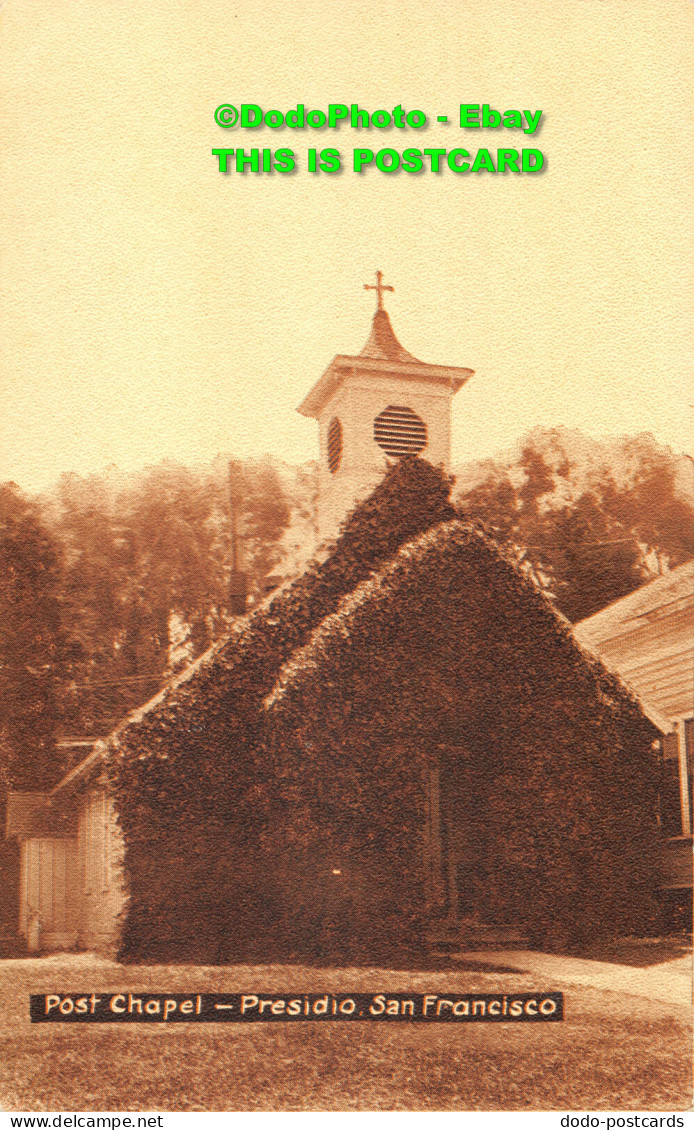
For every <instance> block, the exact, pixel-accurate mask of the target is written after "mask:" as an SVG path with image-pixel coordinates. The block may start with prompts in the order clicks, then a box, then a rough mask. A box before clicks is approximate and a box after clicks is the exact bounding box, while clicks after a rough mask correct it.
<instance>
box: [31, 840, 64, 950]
mask: <svg viewBox="0 0 694 1130" xmlns="http://www.w3.org/2000/svg"><path fill="white" fill-rule="evenodd" d="M77 920H78V891H77V854H76V845H75V842H74V840H69V839H60V840H59V839H49V838H38V837H33V838H31V839H26V840H24V841H23V842H22V851H21V878H20V899H19V932H20V934H21V935H22V937H24V938H26V939H27V941H28V942H30V944H31V945H34V944H38V947H39V948H40V949H42V950H46V949H69V948H71V947H72V946H74V944H75V942H76V940H77Z"/></svg>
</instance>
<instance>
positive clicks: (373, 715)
mask: <svg viewBox="0 0 694 1130" xmlns="http://www.w3.org/2000/svg"><path fill="white" fill-rule="evenodd" d="M268 706H269V714H270V725H269V727H268V730H267V732H266V737H265V740H266V748H267V751H268V755H269V757H270V758H271V761H270V763H271V764H272V765H273V770H274V775H275V778H276V780H277V781H278V794H279V797H280V798H281V801H280V803H284V804H286V806H287V809H288V810H289V811H290V812H291V813H292V819H291V820H290V819H287V820H285V821H284V822H282V823H281V824H280V825H279V827H278V828H273V829H272V832H271V842H272V847H273V849H274V850H275V851H276V853H277V857H278V863H280V861H281V860H282V858H286V856H287V853H289V852H294V853H296V855H297V856H298V858H299V860H301V867H300V869H297V871H300V873H301V874H302V875H303V880H304V887H305V891H306V893H305V895H304V897H305V899H306V900H307V901H308V902H309V905H312V907H313V919H314V921H315V920H316V919H320V917H321V914H322V915H324V916H326V917H327V919H328V920H329V921H331V922H334V921H336V919H338V920H339V922H340V929H336V932H337V934H338V935H339V934H343V935H346V936H348V937H349V935H350V932H353V931H354V929H355V923H356V924H358V927H360V928H361V931H362V935H363V934H364V933H368V927H369V924H374V926H375V929H376V931H378V930H379V929H380V927H381V924H382V923H383V922H384V921H386V922H388V921H395V920H397V921H399V922H400V923H401V924H403V923H404V924H405V928H406V929H409V930H410V931H411V930H413V929H415V928H416V922H413V921H412V919H413V915H415V916H416V912H417V909H418V908H419V909H420V910H421V908H423V907H427V905H428V909H429V911H430V912H432V911H433V912H434V913H435V914H436V913H437V911H438V914H439V916H440V917H443V915H444V913H445V910H446V905H445V903H446V900H445V898H443V899H442V900H441V905H440V906H439V907H437V906H436V905H435V899H434V896H433V894H432V891H431V889H430V888H427V884H426V876H425V875H424V874H423V871H422V860H423V858H424V852H423V830H424V812H423V806H424V795H425V793H424V788H423V780H424V777H425V774H427V773H428V772H429V771H430V770H431V768H432V767H437V768H438V769H439V771H440V772H439V776H440V788H441V804H442V813H443V819H444V821H446V822H447V827H446V826H445V827H444V835H448V836H449V837H450V836H452V837H454V838H455V839H456V841H457V846H458V851H459V853H460V856H461V859H460V861H459V864H458V875H457V881H458V885H460V886H461V887H462V888H463V894H466V895H467V907H465V906H463V907H462V908H461V909H462V910H463V912H465V910H466V909H467V911H468V913H471V914H477V915H481V917H482V919H483V920H484V921H487V922H492V923H494V922H497V923H498V922H512V923H514V924H517V925H524V926H525V927H526V928H527V929H528V930H529V931H530V933H531V935H532V936H534V937H535V938H536V939H538V940H542V942H543V943H544V944H552V943H557V944H562V943H565V942H566V941H567V940H573V941H577V940H581V939H582V938H588V937H596V936H602V937H605V936H609V935H610V934H615V933H617V932H618V931H619V930H622V931H626V932H629V931H637V930H639V929H643V928H644V927H645V926H646V925H647V924H648V922H649V916H650V915H651V914H652V913H653V910H654V904H653V901H652V892H653V890H654V885H655V874H656V872H655V858H654V851H655V848H656V844H657V829H656V826H655V803H656V796H655V779H656V777H655V761H654V756H653V754H652V752H651V749H650V745H651V741H652V739H653V736H654V731H653V730H652V728H651V727H650V725H649V724H648V723H647V722H646V721H645V719H644V718H643V716H642V715H641V713H640V711H639V709H638V707H637V706H636V704H635V703H633V702H631V701H630V700H629V698H628V697H627V696H626V694H625V693H624V691H623V689H621V688H620V687H619V686H618V685H617V683H616V682H615V681H614V680H613V679H612V678H611V677H610V676H609V675H607V673H606V672H605V671H604V669H603V668H602V667H601V666H600V665H599V664H597V663H595V662H592V661H589V660H588V659H587V658H586V657H585V656H584V655H582V654H581V653H580V652H579V650H578V648H577V647H576V645H575V643H574V641H573V639H572V636H571V633H570V631H569V630H568V628H567V626H566V625H565V624H564V623H563V622H562V621H561V620H560V619H558V618H557V616H556V614H555V613H554V612H553V611H552V609H551V607H550V606H549V604H548V603H547V601H546V600H545V599H544V597H543V596H542V595H541V594H540V593H538V591H537V590H536V588H535V587H534V586H533V585H532V584H531V583H530V582H529V581H528V580H527V579H526V578H525V577H523V576H522V575H521V574H520V573H519V571H518V569H517V567H516V564H515V562H513V561H512V560H508V559H505V558H504V556H503V555H501V554H500V553H499V551H498V548H497V547H496V546H495V545H494V544H493V543H492V542H491V541H490V540H489V539H488V538H487V537H486V536H485V535H484V534H482V533H481V532H480V531H479V530H477V529H475V528H473V527H471V526H469V525H468V524H466V523H463V522H460V521H457V522H452V523H448V524H446V525H442V526H439V527H436V528H435V529H433V530H431V531H429V532H428V533H426V534H425V535H423V536H422V537H421V538H420V539H419V540H418V541H417V542H416V543H414V544H410V545H408V546H406V547H404V549H403V550H402V551H401V552H400V553H399V554H398V555H397V557H396V558H395V559H394V560H393V561H392V562H391V563H390V564H389V565H388V566H387V567H386V568H385V569H384V570H382V572H381V573H379V574H378V576H377V577H375V578H374V579H373V580H371V581H367V582H366V583H365V584H363V585H362V586H361V588H360V589H359V590H357V592H356V593H354V594H352V595H351V596H350V597H348V598H347V599H346V600H345V601H343V602H342V604H341V606H340V608H339V609H338V611H337V613H336V614H335V615H333V616H331V617H329V618H328V619H327V620H326V621H325V622H324V623H323V624H322V625H321V626H320V628H319V629H318V630H317V631H316V632H315V633H314V635H313V638H312V640H311V642H310V644H309V645H308V646H307V647H306V648H305V649H303V650H302V651H301V652H300V653H298V654H297V655H295V656H294V657H293V658H292V661H291V662H290V664H288V665H287V667H285V669H284V671H283V672H282V673H281V675H280V678H279V680H278V683H277V686H276V688H275V690H274V692H273V695H272V696H271V698H270V700H269V703H268ZM278 847H279V850H277V849H278ZM335 865H336V867H335ZM333 868H335V870H336V871H338V872H339V875H336V876H335V877H334V878H331V876H333V874H334V870H333ZM309 876H311V878H310V879H309ZM338 888H341V890H340V891H338ZM340 894H341V898H340V897H339V895H340ZM432 901H433V902H434V905H432ZM287 920H288V921H291V907H287Z"/></svg>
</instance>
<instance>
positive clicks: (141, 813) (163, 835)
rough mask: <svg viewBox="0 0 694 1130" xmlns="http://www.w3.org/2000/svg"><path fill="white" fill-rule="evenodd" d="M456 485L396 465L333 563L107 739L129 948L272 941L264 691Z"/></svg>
mask: <svg viewBox="0 0 694 1130" xmlns="http://www.w3.org/2000/svg"><path fill="white" fill-rule="evenodd" d="M449 489H450V484H449V483H448V482H447V481H446V480H445V478H444V477H442V475H441V473H440V472H437V471H435V470H434V469H433V468H432V467H430V466H429V465H428V464H426V463H424V462H422V461H421V460H415V459H405V460H403V461H401V462H400V463H398V464H397V465H395V466H394V467H393V468H392V469H391V471H390V473H389V474H388V475H387V476H386V478H385V479H384V480H383V482H382V483H381V484H380V485H379V486H378V487H377V489H376V490H375V491H374V493H373V494H372V495H371V497H370V498H369V499H368V500H367V501H366V502H365V503H363V504H362V506H361V507H359V509H358V510H357V511H356V512H355V514H354V515H352V517H351V518H350V519H348V520H347V522H346V524H345V527H344V529H343V531H342V534H341V536H340V538H339V539H338V542H337V544H336V546H335V547H334V548H333V551H332V553H331V554H330V555H329V556H328V557H327V559H326V560H325V561H324V562H322V563H320V564H314V565H312V566H311V567H310V568H309V569H307V571H306V572H305V573H304V574H303V575H302V576H301V577H300V578H299V579H298V580H296V581H295V582H293V583H292V584H290V585H289V586H287V587H286V588H284V589H282V590H280V591H279V592H278V593H277V594H276V595H274V596H273V597H272V598H271V599H270V600H268V601H267V602H266V603H265V604H264V605H263V606H261V607H260V608H258V609H257V610H256V611H254V612H253V613H251V615H250V616H249V617H248V618H247V619H246V620H244V621H241V622H240V623H239V625H238V627H236V628H235V629H234V630H232V633H231V635H230V636H229V638H228V639H227V640H225V641H223V642H222V643H221V644H220V645H218V646H217V647H216V648H215V649H213V651H212V652H211V653H210V654H209V655H208V656H206V657H203V659H202V660H201V661H200V662H199V664H198V666H197V667H196V668H195V669H194V670H193V671H191V672H190V673H189V675H188V676H187V677H186V678H185V680H184V681H183V682H181V683H179V684H178V686H177V687H175V689H174V690H173V691H172V692H171V693H170V694H167V696H166V697H165V698H164V701H163V702H162V704H161V705H160V706H158V707H157V708H156V709H155V710H153V711H150V712H148V713H147V714H146V715H145V716H144V717H143V718H142V720H141V721H139V722H138V723H136V724H134V725H131V726H129V727H128V726H126V727H125V729H124V730H123V731H122V732H120V733H118V734H117V735H115V736H114V738H113V739H112V740H111V742H110V743H109V744H110V746H111V748H112V749H113V758H112V769H113V772H114V787H115V790H116V797H117V806H118V810H119V813H120V821H121V825H122V827H123V830H124V832H125V840H126V853H127V854H126V867H127V871H128V875H129V880H130V908H129V912H128V915H127V920H126V923H125V931H124V937H123V953H124V955H125V956H127V957H129V958H132V959H136V958H137V959H145V958H147V957H148V956H150V955H153V954H156V955H158V956H161V955H162V954H167V955H170V956H186V955H189V956H190V955H193V954H196V955H198V956H199V955H200V954H201V953H202V954H207V955H208V957H210V958H212V959H215V958H216V957H217V956H220V955H221V956H223V955H224V954H226V953H229V952H233V953H234V954H236V955H238V954H239V953H240V952H245V951H244V946H251V945H252V944H253V943H254V941H255V942H256V943H257V944H258V945H261V944H262V945H266V944H267V939H265V940H263V926H265V927H266V928H268V929H269V928H271V927H272V921H273V917H274V914H275V910H276V908H275V905H274V902H273V900H272V892H271V891H270V890H269V889H268V888H267V887H266V888H262V887H259V885H258V878H257V871H258V865H259V863H258V844H259V837H260V834H261V830H262V826H263V822H264V820H265V819H266V813H267V806H268V803H269V798H270V796H271V795H272V791H273V782H272V779H271V777H270V776H269V775H268V774H267V772H266V771H265V764H264V759H263V756H262V750H261V744H260V738H261V733H262V727H263V722H264V714H263V707H262V704H263V700H264V698H265V696H266V695H267V694H268V693H269V692H270V691H271V690H272V687H273V685H274V682H275V678H276V676H277V673H278V671H279V669H280V667H281V666H282V664H283V663H284V662H285V661H286V660H287V659H288V658H289V657H290V655H291V654H292V652H293V651H294V650H296V649H297V648H299V647H301V646H302V645H303V644H304V643H305V642H306V641H307V639H308V637H309V635H310V633H311V631H312V630H313V629H314V628H315V627H316V626H317V625H318V624H320V622H321V621H322V620H323V619H324V618H325V617H326V616H327V615H328V614H329V613H331V612H332V611H334V609H335V608H336V607H337V604H338V602H339V600H340V599H341V597H342V596H344V595H345V594H346V593H348V592H351V591H352V590H353V589H354V588H355V587H356V586H357V585H359V584H360V583H361V581H363V580H364V579H365V578H367V577H368V576H370V575H371V573H372V572H373V571H374V570H376V569H378V568H379V567H380V566H381V565H382V564H383V563H384V562H385V561H387V560H388V559H389V558H390V557H392V556H393V554H394V553H396V552H397V550H398V548H399V546H400V545H402V544H403V543H405V542H407V541H409V540H411V539H412V538H414V537H416V536H417V535H418V534H419V533H420V532H421V531H422V530H425V529H427V528H429V527H430V526H431V525H433V524H436V523H438V522H441V521H445V520H449V519H451V518H452V517H454V515H455V511H454V510H453V508H452V506H451V504H450V502H449V501H448V493H449ZM220 751H227V755H226V756H224V753H223V752H222V753H221V755H220ZM153 845H155V850H153ZM181 875H185V876H186V882H185V884H182V883H181V881H180V876H181ZM243 926H245V928H246V930H247V931H248V936H247V937H245V938H244V937H242V936H241V935H240V933H239V930H240V929H242V928H243ZM229 947H231V950H229Z"/></svg>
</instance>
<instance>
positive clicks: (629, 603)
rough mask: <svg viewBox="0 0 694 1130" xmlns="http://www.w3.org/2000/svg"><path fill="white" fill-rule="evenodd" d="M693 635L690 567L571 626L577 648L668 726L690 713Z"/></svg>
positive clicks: (693, 706)
mask: <svg viewBox="0 0 694 1130" xmlns="http://www.w3.org/2000/svg"><path fill="white" fill-rule="evenodd" d="M693 630H694V561H689V562H687V563H686V564H685V565H680V566H679V567H678V568H677V569H673V570H672V572H670V573H667V574H666V575H665V576H663V577H658V578H656V580H655V581H651V583H650V584H648V585H644V586H643V588H641V589H637V590H636V592H633V593H631V594H630V595H629V596H625V597H623V598H622V600H618V601H615V603H614V604H610V605H609V606H608V607H607V608H603V610H602V611H601V612H596V614H595V615H594V616H590V617H588V619H587V620H581V621H580V623H578V624H576V625H575V626H574V634H575V635H576V638H577V640H578V642H579V643H580V644H582V645H583V646H585V647H587V648H589V649H590V650H591V651H593V652H595V653H596V654H597V655H598V656H599V657H600V658H601V659H602V661H603V663H604V664H605V666H606V667H608V668H609V669H610V670H611V671H614V672H615V673H616V674H618V675H620V676H621V678H622V679H623V680H624V682H625V683H626V684H627V685H628V686H629V687H631V688H632V690H634V691H635V692H636V694H637V695H638V697H639V698H640V699H642V700H643V703H644V706H645V707H646V709H647V708H648V707H649V706H651V707H654V708H655V710H656V711H658V712H659V714H660V715H662V716H663V718H665V719H667V720H668V721H670V722H674V720H675V719H678V718H688V717H691V716H692V714H693V713H694V664H693V663H692V658H693V655H692V650H693V649H692V633H693ZM673 728H674V727H673Z"/></svg>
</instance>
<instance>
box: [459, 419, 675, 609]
mask: <svg viewBox="0 0 694 1130" xmlns="http://www.w3.org/2000/svg"><path fill="white" fill-rule="evenodd" d="M563 438H565V437H563V436H562V433H560V432H559V431H558V430H555V431H553V432H550V433H548V434H543V433H535V434H534V435H533V437H531V438H530V439H529V440H528V441H527V442H526V443H525V444H524V446H523V448H522V450H521V452H520V454H519V456H518V458H517V459H516V460H515V461H513V462H510V463H508V464H506V465H499V464H497V465H492V466H491V467H490V468H489V470H488V471H487V474H486V475H485V477H484V479H483V480H482V481H481V482H480V483H478V484H476V485H475V486H473V487H471V488H469V489H468V490H467V491H466V492H464V493H463V494H462V495H460V496H459V498H458V504H459V505H460V506H461V508H462V509H463V510H464V512H465V513H466V514H469V515H470V516H471V517H475V518H479V519H481V520H482V521H483V522H484V523H485V524H486V525H487V527H488V528H489V529H490V530H491V531H492V532H493V533H494V535H495V537H497V539H498V540H500V541H501V542H504V543H510V544H512V545H514V546H516V548H517V550H518V552H519V554H521V555H522V556H523V557H524V559H525V561H526V563H527V564H528V567H529V568H530V569H531V570H532V571H533V572H534V574H535V576H536V577H537V578H538V579H539V580H540V582H541V583H542V584H543V585H544V587H545V588H546V590H547V591H548V592H549V593H550V594H551V596H552V597H553V598H554V600H555V602H556V604H557V606H558V607H559V609H560V610H561V611H562V612H563V613H564V614H565V615H566V616H567V617H568V618H569V619H571V620H573V621H575V620H578V619H583V618H584V617H586V616H589V615H591V614H592V613H593V612H597V611H598V610H599V609H600V608H603V607H604V606H605V605H606V604H609V603H611V602H612V601H614V600H618V599H619V598H620V597H622V596H626V595H627V594H628V593H630V592H632V591H633V590H634V589H636V588H638V587H639V585H641V584H643V583H644V582H645V581H647V580H649V579H650V577H652V576H653V575H654V574H656V573H658V572H662V571H663V570H664V569H665V568H668V567H672V566H674V565H677V564H680V563H681V562H682V561H685V560H688V559H689V558H690V557H692V556H694V506H692V504H691V502H690V501H689V500H688V499H687V498H686V497H684V496H683V495H682V494H680V492H679V488H678V485H677V473H676V472H677V461H676V460H675V458H674V456H673V455H672V453H670V452H669V451H668V450H667V449H665V448H660V447H658V445H657V444H656V443H655V441H654V440H653V439H652V437H650V436H637V437H634V438H633V439H629V440H624V441H621V443H620V444H619V445H616V446H615V445H612V446H611V447H610V448H609V450H607V449H606V450H605V451H603V450H602V449H601V447H600V445H599V444H597V443H591V442H590V441H587V442H586V441H585V439H584V437H578V438H583V446H584V447H587V449H588V450H587V452H585V451H584V452H583V453H582V458H580V456H579V452H580V445H578V444H577V437H576V436H571V437H570V438H571V439H572V440H573V441H574V443H575V444H576V451H573V452H572V451H570V450H567V448H569V447H570V444H568V443H567V445H566V446H564V443H563V442H562V440H563ZM610 463H611V464H612V468H611V469H610Z"/></svg>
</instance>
